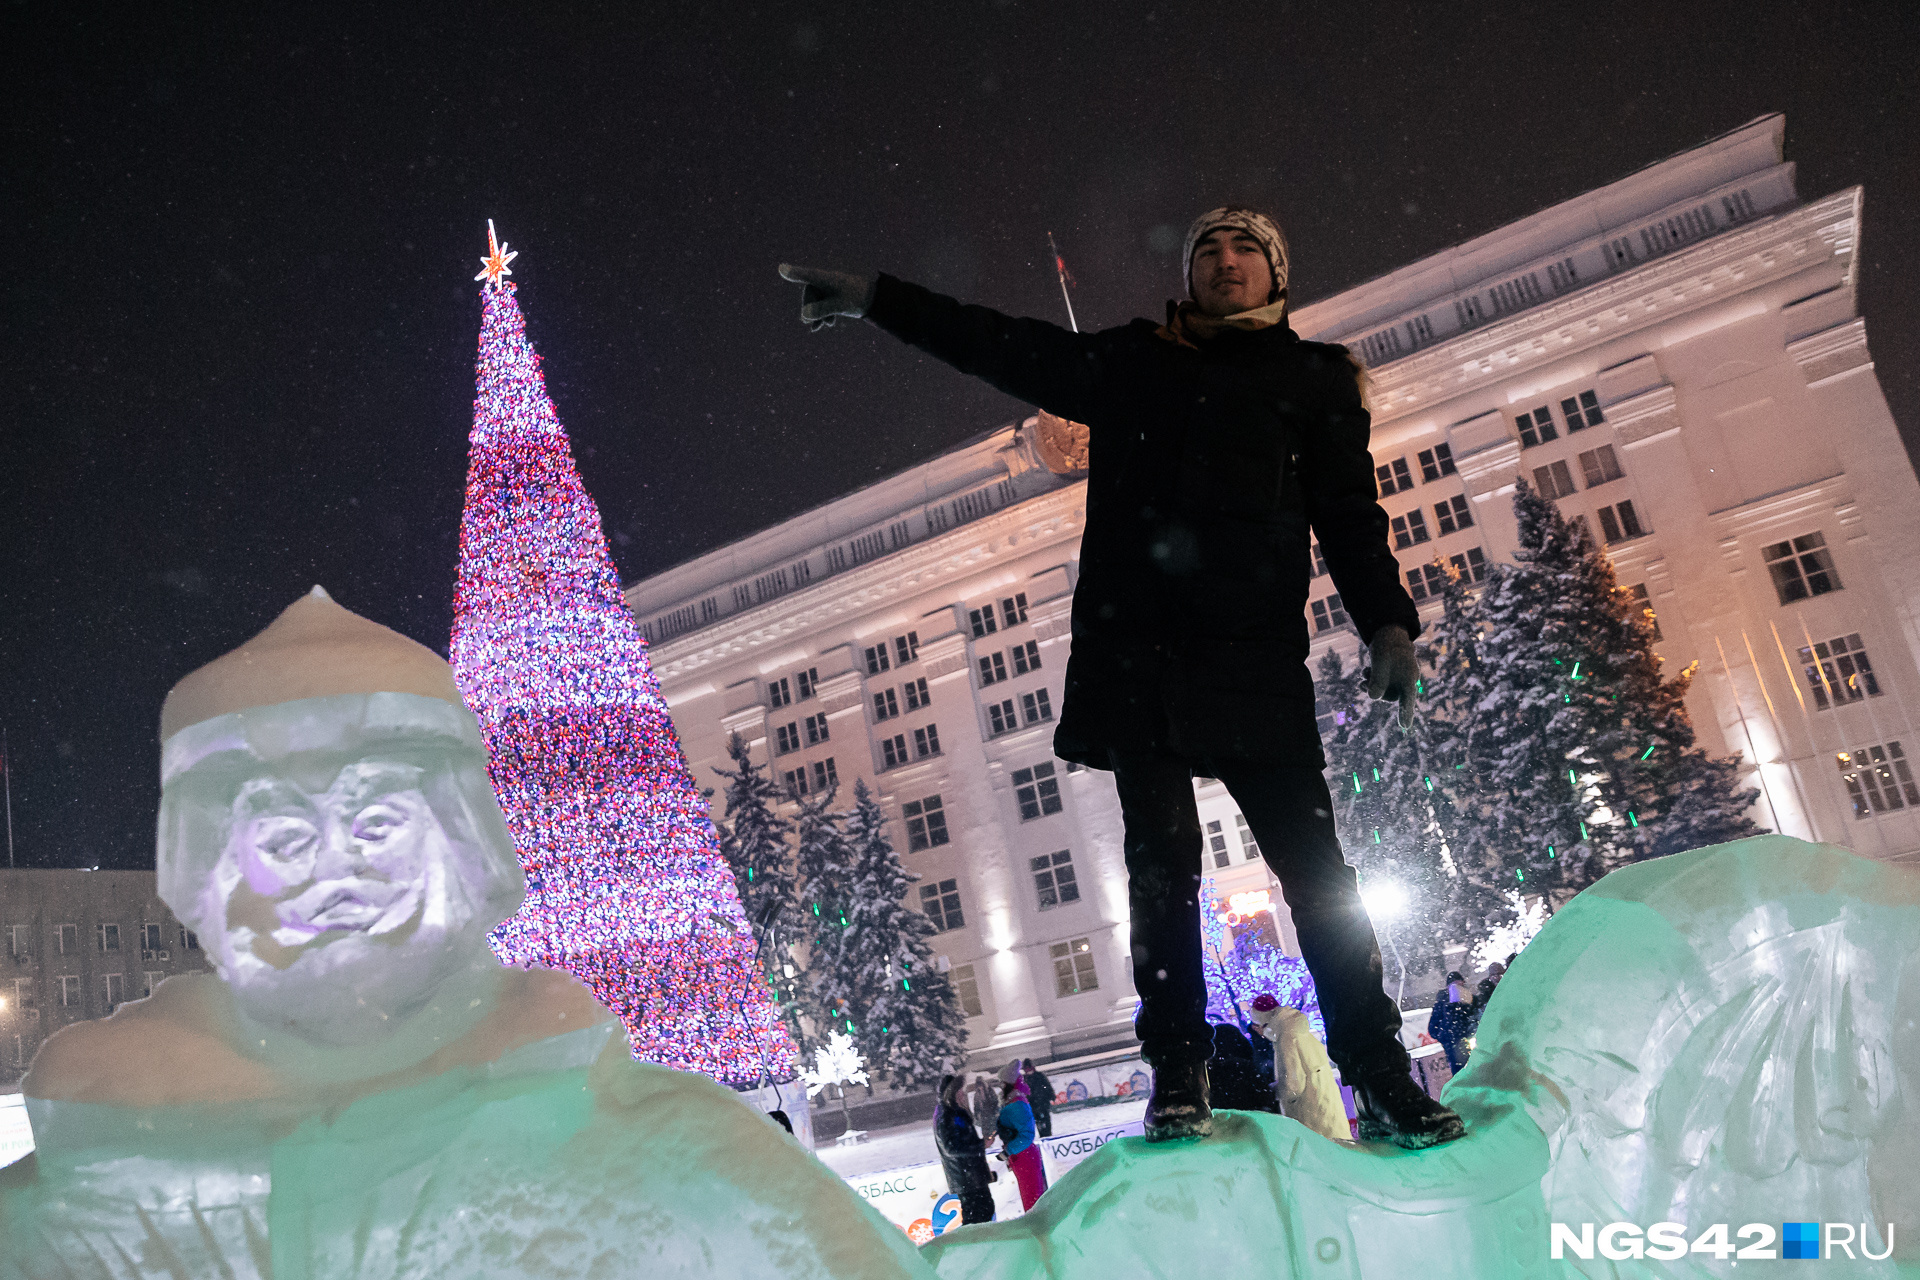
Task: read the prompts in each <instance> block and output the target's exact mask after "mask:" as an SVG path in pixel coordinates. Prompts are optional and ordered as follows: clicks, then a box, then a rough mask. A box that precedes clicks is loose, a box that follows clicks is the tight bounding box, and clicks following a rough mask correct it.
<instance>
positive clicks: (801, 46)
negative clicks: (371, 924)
mask: <svg viewBox="0 0 1920 1280" xmlns="http://www.w3.org/2000/svg"><path fill="white" fill-rule="evenodd" d="M117 8H118V11H119V12H121V13H124V14H136V13H137V14H144V15H146V16H143V17H115V18H112V19H111V20H108V19H100V18H96V17H91V16H87V15H86V14H84V13H81V12H78V11H81V10H98V11H100V12H104V13H113V12H115V11H116V7H115V6H79V5H59V6H56V5H52V4H33V3H19V2H17V0H16V2H15V3H13V4H11V5H9V6H7V7H6V9H5V11H4V16H0V24H3V25H0V39H3V40H4V45H5V47H6V48H7V50H8V53H9V57H8V59H7V75H6V81H7V85H6V89H5V91H4V94H5V96H4V99H3V100H4V103H5V113H4V114H5V119H4V124H3V125H0V128H3V129H4V135H3V136H4V139H5V147H4V154H3V155H0V165H3V166H4V174H5V179H4V184H0V212H3V213H4V223H3V224H0V253H4V263H0V272H3V273H0V290H4V299H5V305H4V317H5V327H4V341H0V353H3V354H0V359H4V361H5V368H4V375H5V386H6V388H7V391H8V395H7V398H6V407H5V411H4V413H3V414H0V520H4V530H5V533H4V543H0V726H4V728H5V730H6V732H7V734H8V736H9V738H10V742H11V750H12V765H13V769H12V788H13V797H12V804H13V825H14V839H15V842H16V845H17V849H18V857H19V861H20V864H21V865H25V866H47V865H65V866H92V865H95V864H98V865H100V866H103V867H109V866H111V867H136V866H151V865H152V858H153V823H154V811H155V807H156V805H157V801H158V790H159V788H158V779H157V773H158V751H157V747H156V742H155V731H156V727H157V724H158V719H159V709H160V703H161V699H162V698H163V697H164V696H165V694H166V691H167V690H168V689H169V688H170V687H171V686H172V685H173V683H174V682H175V681H177V680H178V679H179V678H180V677H181V676H183V675H185V674H186V673H187V672H188V671H190V670H192V669H193V668H195V667H197V666H199V665H201V664H202V663H204V662H207V661H209V660H211V659H212V658H214V657H217V656H218V655H220V654H221V653H224V652H226V651H227V650H229V649H231V648H232V647H233V646H235V645H237V644H238V643H240V642H241V641H242V640H244V639H245V638H246V637H248V636H249V635H251V634H253V633H254V632H256V631H258V630H259V629H260V628H261V627H262V626H264V625H265V624H266V623H267V622H268V621H270V620H271V619H272V618H273V616H274V615H275V614H276V613H277V612H278V611H279V610H280V609H281V608H283V607H284V606H285V605H287V604H288V603H289V602H291V601H292V600H293V599H294V597H296V596H297V595H299V594H300V593H302V592H304V591H305V590H306V589H307V588H308V587H310V586H311V585H313V584H314V583H315V582H319V583H323V584H324V585H325V586H326V588H327V589H328V591H330V592H331V593H333V595H334V597H335V598H336V599H338V600H339V601H340V602H341V603H342V604H344V605H346V606H348V607H349V608H352V609H354V610H356V611H358V612H360V613H364V614H366V615H367V616H369V617H372V618H375V619H377V620H379V621H381V622H384V623H386V624H388V625H390V626H393V627H395V628H398V629H399V630H400V631H403V632H405V633H406V634H408V635H411V636H414V637H416V638H418V639H420V640H422V641H424V642H425V643H427V644H429V645H432V646H434V647H435V648H438V649H441V650H442V651H444V649H445V645H446V637H447V632H448V627H449V625H450V621H451V611H452V603H451V602H452V593H453V582H454V567H455V554H456V539H457V534H458V526H459V518H460V505H461V497H462V486H463V481H464V478H465V469H466V435H467V429H468V425H469V420H470V413H471V404H472V394H473V358H474V350H475V339H476V336H477V333H478V328H479V318H480V307H479V303H478V300H477V297H476V289H477V286H476V285H474V284H473V282H472V276H473V274H474V272H475V271H476V270H477V269H478V259H479V256H480V255H481V253H482V252H483V251H484V248H485V231H486V219H487V218H489V217H491V218H493V219H494V220H495V222H496V224H497V226H498V227H499V230H500V233H501V234H502V236H503V237H504V238H506V239H507V240H508V241H510V242H511V243H512V245H513V247H514V248H516V249H518V250H520V251H521V255H522V256H521V257H520V258H519V260H518V261H517V262H516V263H515V264H514V271H515V279H516V280H518V281H519V283H520V299H521V304H522V306H523V307H524V308H525V309H526V312H527V315H528V319H529V326H530V330H531V332H532V335H533V337H534V340H535V342H536V343H537V344H538V346H539V348H540V351H541V353H542V354H543V356H544V357H545V359H546V369H547V375H548V379H549V386H550V389H551V390H552V392H553V396H554V399H555V401H556V402H557V403H558V405H559V408H560V413H561V417H562V419H563V421H564V422H565V423H566V425H567V427H568V429H569V430H570V431H571V433H572V436H573V440H574V443H575V447H576V450H577V452H578V454H579V458H580V468H581V471H582V472H583V473H584V475H585V478H586V482H587V486H588V488H589V489H590V491H591V492H592V493H593V495H594V497H595V498H596V499H597V500H598V502H599V505H600V509H601V512H602V513H603V515H604V517H605V519H606V523H607V530H608V534H609V536H610V537H611V539H612V541H613V544H614V554H615V557H616V559H617V561H618V564H619V568H620V572H621V575H622V577H623V580H626V581H632V580H634V579H636V578H640V577H644V576H646V575H648V574H651V573H653V572H656V571H658V570H660V569H663V568H666V567H667V566H669V565H672V564H675V563H677V562H679V561H682V560H685V559H687V558H688V557H691V556H694V555H697V554H699V553H701V552H703V551H705V550H708V549H710V548H712V547H714V546H717V545H719V544H722V543H725V542H727V541H730V540H732V539H734V538H737V537H740V536H741V535H743V534H746V533H749V532H751V531H753V530H755V529H758V528H761V527H764V526H766V525H768V524H771V523H773V522H776V521H779V520H781V519H783V518H785V517H787V516H790V515H792V514H794V513H796V512H799V511H801V510H804V509H806V508H808V507H811V506H814V505H817V504H818V503H821V502H823V501H826V500H828V499H830V498H832V497H834V496H836V495H838V494H841V493H844V492H846V491H848V490H850V489H853V488H856V487H858V486H860V485H862V484H865V483H868V482H870V481H872V480H873V479H875V478H877V477H879V476H881V475H884V474H886V473H889V472H892V471H895V470H897V469H900V468H902V467H905V466H908V465H910V464H912V463H914V462H917V461H919V460H921V459H924V458H926V457H928V456H930V455H932V454H935V453H938V452H940V451H941V450H943V449H945V448H947V447H949V446H951V445H952V444H954V443H956V442H958V441H960V440H962V439H964V438H966V437H968V436H972V435H975V434H977V433H979V432H981V431H983V430H986V429H988V428H991V427H994V426H997V425H1000V424H1002V423H1004V422H1007V421H1009V420H1011V419H1013V418H1015V417H1016V416H1019V415H1021V414H1022V413H1023V412H1024V409H1023V406H1020V405H1018V404H1015V403H1013V402H1011V401H1009V400H1007V399H1006V398H1005V397H1002V396H1000V395H998V394H997V393H995V392H991V391H989V390H987V389H985V388H984V387H981V386H978V385H975V384H972V383H969V382H968V381H966V380H963V379H962V378H960V377H959V376H958V375H955V374H953V373H951V372H950V371H948V370H946V369H945V368H944V367H941V366H938V365H936V364H934V363H932V362H930V361H928V360H926V359H923V358H921V357H919V356H918V355H916V354H914V353H912V352H909V351H908V350H907V349H905V348H904V347H901V346H900V345H899V344H897V343H895V342H894V341H893V340H892V339H890V338H887V337H886V336H885V335H883V334H880V333H879V332H877V331H876V330H873V329H871V328H869V327H867V326H865V325H854V326H851V327H849V326H846V325H844V324H843V325H841V326H839V327H836V328H835V329H832V330H829V331H827V332H824V333H821V334H819V335H809V334H807V333H806V331H805V330H804V329H803V328H802V327H801V325H800V324H799V323H798V319H797V312H798V298H797V291H796V290H795V289H794V288H793V287H792V286H789V285H785V284H783V283H782V282H781V281H780V280H779V279H778V277H777V276H776V275H775V272H774V268H775V264H776V263H778V262H780V261H781V260H783V259H786V260H793V261H798V262H803V263H810V264H813V265H820V266H845V267H853V268H859V267H867V266H873V267H881V268H885V269H888V270H891V271H894V272H895V273H897V274H901V275H905V276H908V277H910V278H915V279H918V280H920V281H922V282H924V283H927V284H930V285H933V286H935V287H937V288H941V289H943V290H946V291H948V292H955V293H959V294H961V295H962V296H966V297H969V298H972V299H977V300H980V301H985V302H989V303H992V304H994V305H996V306H999V307H1001V308H1002V309H1004V310H1009V311H1014V312H1024V313H1029V314H1037V315H1042V316H1047V317H1050V318H1054V319H1062V318H1064V317H1063V311H1062V307H1061V302H1060V294H1059V290H1058V288H1057V286H1056V284H1055V281H1054V277H1053V274H1052V271H1051V269H1050V264H1049V263H1048V261H1047V258H1046V233H1047V232H1048V231H1049V230H1051V231H1053V232H1054V233H1055V234H1056V235H1057V236H1058V237H1059V241H1060V247H1061V250H1062V252H1063V253H1064V254H1065V256H1066V259H1067V263H1068V265H1069V266H1070V267H1071V268H1072V270H1073V271H1074V273H1075V275H1076V276H1077V278H1078V281H1079V289H1078V292H1077V293H1076V295H1075V307H1076V309H1077V310H1078V312H1079V316H1080V320H1081V324H1082V326H1083V327H1101V326H1107V325H1113V324H1119V323H1123V322H1124V321H1126V320H1128V319H1129V318H1131V317H1133V316H1135V315H1151V316H1158V315H1160V314H1161V311H1162V308H1163V307H1164V305H1165V300H1166V299H1167V298H1168V297H1169V296H1171V295H1172V294H1173V292H1174V291H1175V289H1177V287H1178V284H1179V276H1180V272H1179V265H1178V263H1177V261H1176V258H1177V254H1178V245H1179V240H1180V236H1181V233H1183V232H1184V230H1185V227H1186V224H1187V222H1188V220H1189V219H1190V218H1192V217H1193V216H1194V214H1196V213H1197V212H1199V211H1200V210H1202V209H1204V208H1207V207H1210V206H1212V205H1216V204H1222V203H1229V202H1231V203H1244V204H1251V205H1255V206H1257V207H1260V208H1264V209H1268V210H1271V211H1272V212H1274V213H1275V214H1277V215H1278V217H1279V219H1280V220H1281V222H1282V223H1283V225H1284V226H1285V227H1286V228H1287V230H1288V232H1289V235H1290V237H1291V239H1292V242H1293V249H1294V262H1295V273H1294V297H1295V299H1296V300H1297V301H1301V302H1305V301H1311V300H1312V299H1314V298H1317V297H1323V296H1325V295H1327V294H1330V293H1333V292H1336V291H1338V290H1340V289H1342V288H1345V287H1347V286H1349V285H1352V284H1355V283H1358V282H1359V281H1362V280H1365V279H1367V278H1369V277H1371V276H1374V275H1377V274H1379V273H1381V272H1383V271H1387V270H1390V269H1392V268H1394V267H1396V266H1399V265H1402V264H1403V263H1406V262H1408V261H1410V260H1412V259H1414V258H1416V257H1419V256H1421V255H1424V254H1427V253H1431V252H1433V251H1435V250H1438V249H1441V248H1444V247H1445V246H1447V245H1449V244H1452V243H1456V242H1458V241H1460V240H1463V239H1467V238H1469V237H1472V236H1474V235H1478V234H1480V233H1482V232H1485V231H1489V230H1492V229H1494V228H1496V227H1498V226H1500V225H1502V224H1503V223H1506V222H1509V221H1511V220H1513V219H1515V218H1519V217H1523V216H1525V215H1527V214H1529V213H1532V212H1534V211H1535V210H1537V209H1539V208H1541V207H1542V206H1545V205H1548V204H1551V203H1553V202H1555V201H1558V200H1562V199H1565V198H1567V197H1569V196H1573V195H1577V194H1579V193H1580V192H1582V191H1586V190H1589V189H1591V188H1593V187H1596V186H1599V185H1601V184H1603V183H1605V182H1608V181H1610V180H1612V179H1615V178H1619V177H1622V176H1624V175H1625V174H1627V173H1630V172H1632V171H1633V170H1635V169H1637V168H1640V167H1642V166H1644V165H1646V164H1649V163H1652V162H1654V161H1657V160H1660V159H1662V158H1663V157H1666V156H1668V155H1671V154H1673V153H1674V152H1677V151H1681V150H1683V149H1685V148H1687V147H1690V146H1693V145H1695V144H1697V143H1699V142H1701V141H1704V140H1705V139H1707V138H1709V137H1712V136H1714V135H1716V134H1719V133H1723V132H1725V131H1727V130H1729V129H1732V128H1735V127H1737V126H1739V125H1741V124H1743V123H1745V122H1746V121H1748V120H1751V119H1752V118H1754V117H1755V116H1758V115H1761V114H1764V113H1766V112H1771V111H1781V112H1785V113H1786V116H1787V156H1788V158H1789V159H1791V160H1794V161H1796V162H1797V163H1798V165H1799V174H1800V177H1799V185H1800V193H1801V195H1802V197H1803V198H1808V197H1815V196H1820V195H1824V194H1826V193H1828V192H1831V191H1834V190H1837V189H1839V188H1842V187H1845V186H1849V185H1852V184H1854V183H1862V184H1864V185H1865V186H1866V191H1867V196H1866V224H1865V232H1864V238H1863V244H1862V255H1863V256H1862V262H1861V267H1862V274H1861V286H1860V299H1861V309H1862V312H1863V314H1864V315H1865V316H1866V317H1867V320H1868V336H1869V340H1870V343H1871V346H1872V349H1873V353H1874V356H1875V359H1876V360H1877V362H1878V368H1879V376H1880V379H1881V382H1882V384H1883V385H1884V386H1885V388H1886V391H1887V395H1888V397H1889V399H1890V400H1891V402H1892V404H1893V409H1894V414H1895V417H1896V419H1897V420H1898V421H1899V422H1900V423H1901V425H1902V427H1903V429H1904V431H1905V432H1906V438H1907V440H1908V443H1909V448H1910V449H1912V448H1913V446H1914V445H1915V443H1916V441H1920V432H1917V431H1916V427H1920V385H1916V379H1915V374H1914V370H1915V361H1916V356H1920V319H1916V315H1915V312H1916V307H1917V306H1920V247H1917V246H1920V162H1917V161H1916V152H1915V143H1914V138H1915V136H1916V124H1920V112H1916V109H1915V107H1916V103H1915V98H1916V93H1915V88H1916V74H1915V72H1914V70H1913V68H1912V65H1911V64H1912V53H1913V51H1914V48H1915V41H1914V39H1913V36H1912V33H1911V29H1910V28H1903V26H1902V22H1901V14H1900V8H1901V6H1899V5H1895V4H1888V5H1884V6H1878V7H1873V6H1868V7H1854V6H1845V5H1819V6H1788V5H1784V4H1777V3H1754V4H1748V5H1726V4H1720V5H1711V4H1697V5H1675V4H1672V3H1670V2H1669V3H1661V4H1639V5H1631V6H1615V7H1613V8H1611V9H1610V10H1609V11H1607V12H1606V13H1605V14H1604V15H1603V16H1601V17H1598V18H1589V17H1585V16H1579V17H1576V16H1572V15H1575V14H1579V15H1586V14H1590V13H1592V12H1593V11H1594V10H1595V9H1596V8H1598V7H1597V6H1586V5H1578V6H1574V5H1565V4H1560V5H1554V4H1541V3H1537V2H1536V3H1531V4H1524V5H1479V6H1460V7H1458V8H1459V9H1460V10H1461V11H1470V12H1471V13H1472V14H1473V16H1471V17H1468V18H1465V19H1460V20H1454V19H1451V18H1446V19H1443V18H1441V17H1440V16H1438V15H1439V13H1440V11H1441V10H1442V9H1443V7H1442V6H1435V5H1420V6H1398V5H1390V4H1353V3H1346V4H1340V5H1331V4H1329V5H1324V6H1319V5H1301V4H1292V5H1289V4H1274V3H1262V4H1247V5H1237V6H1213V5H1207V6H1202V5H1181V4H1168V3H1160V4H1129V3H1114V2H1113V0H1100V2H1098V3H1053V4H1042V3H1034V2H1031V0H1014V2H1011V3H1007V2H999V0H988V2H985V3H982V2H978V0H951V2H950V3H945V4H939V5H924V6H922V5H909V6H906V7H905V10H906V11H905V13H904V14H903V13H901V12H900V11H899V9H898V7H895V6H881V5H876V4H859V5H855V4H842V5H827V4H808V5H790V6H789V5H768V4H762V5H759V6H757V7H747V6H745V5H739V4H726V3H721V4H705V5H701V4H680V5H674V6H657V5H645V4H639V5H617V6H614V5H610V6H605V7H583V6H562V5H539V6H523V7H522V11H521V12H517V13H516V12H510V11H507V10H504V9H489V8H487V7H486V6H483V5H463V6H459V7H457V8H454V7H449V8H447V9H445V10H444V11H441V12H438V13H437V14H435V15H434V16H427V17H422V16H419V15H420V14H422V13H427V12H428V11H429V6H421V5H412V4H406V5H397V4H389V5H382V6H379V7H378V8H377V9H374V8H368V9H365V10H362V11H356V9H355V7H354V6H351V5H334V6H328V5H299V6H292V5H277V6H240V5H229V6H221V5H200V6H193V7H192V9H191V12H190V13H189V9H188V7H187V6H178V8H177V16H171V17H170V16H167V15H166V14H165V13H163V12H161V11H162V10H164V9H166V8H167V6H147V7H143V8H141V9H135V8H134V7H133V6H119V7H117ZM261 8H271V9H273V10H276V12H275V13H273V14H262V13H261V12H259V10H260V9H261ZM1444 8H1445V9H1447V10H1452V9H1454V8H1456V7H1454V6H1445V7H1444Z"/></svg>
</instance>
